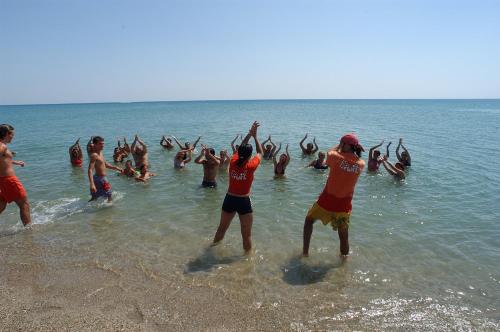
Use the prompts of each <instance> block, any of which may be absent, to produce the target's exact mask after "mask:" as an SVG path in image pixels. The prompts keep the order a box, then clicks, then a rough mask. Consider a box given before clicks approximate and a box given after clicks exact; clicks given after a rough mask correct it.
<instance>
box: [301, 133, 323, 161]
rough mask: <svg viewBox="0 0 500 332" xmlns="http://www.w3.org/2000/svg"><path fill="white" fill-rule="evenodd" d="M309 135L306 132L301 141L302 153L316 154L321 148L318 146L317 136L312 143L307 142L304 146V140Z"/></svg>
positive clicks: (307, 154)
mask: <svg viewBox="0 0 500 332" xmlns="http://www.w3.org/2000/svg"><path fill="white" fill-rule="evenodd" d="M307 136H308V134H306V136H304V138H303V139H302V141H300V143H299V146H300V149H301V150H302V153H303V154H304V155H306V156H312V155H313V154H315V153H316V152H317V151H318V150H319V148H318V144H316V137H314V138H313V142H312V143H307V145H306V147H304V141H305V140H306V138H307Z"/></svg>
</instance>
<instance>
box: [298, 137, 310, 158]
mask: <svg viewBox="0 0 500 332" xmlns="http://www.w3.org/2000/svg"><path fill="white" fill-rule="evenodd" d="M307 135H308V134H306V136H304V138H303V139H302V141H300V143H299V145H300V148H301V149H302V152H303V153H307V149H306V148H305V147H304V141H305V140H306V138H307Z"/></svg>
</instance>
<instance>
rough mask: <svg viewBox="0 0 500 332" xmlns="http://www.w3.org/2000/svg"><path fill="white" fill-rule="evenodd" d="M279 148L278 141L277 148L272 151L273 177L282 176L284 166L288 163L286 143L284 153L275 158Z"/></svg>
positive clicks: (288, 155)
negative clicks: (277, 158)
mask: <svg viewBox="0 0 500 332" xmlns="http://www.w3.org/2000/svg"><path fill="white" fill-rule="evenodd" d="M280 150H281V143H280V146H279V148H278V150H276V152H274V154H273V164H274V176H275V177H284V176H285V170H286V167H287V166H288V164H289V163H290V153H288V144H287V145H286V148H285V153H282V154H281V155H280V158H279V160H276V156H277V155H278V153H279V152H280Z"/></svg>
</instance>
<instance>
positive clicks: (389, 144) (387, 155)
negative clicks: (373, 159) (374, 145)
mask: <svg viewBox="0 0 500 332" xmlns="http://www.w3.org/2000/svg"><path fill="white" fill-rule="evenodd" d="M391 144H392V142H389V143H388V144H387V147H386V148H385V156H386V157H387V158H389V147H390V146H391Z"/></svg>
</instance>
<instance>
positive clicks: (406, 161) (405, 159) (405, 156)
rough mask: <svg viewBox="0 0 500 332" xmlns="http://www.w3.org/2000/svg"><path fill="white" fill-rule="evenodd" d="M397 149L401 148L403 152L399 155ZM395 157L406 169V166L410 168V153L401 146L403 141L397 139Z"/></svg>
mask: <svg viewBox="0 0 500 332" xmlns="http://www.w3.org/2000/svg"><path fill="white" fill-rule="evenodd" d="M399 148H403V152H401V154H400V153H399ZM396 157H397V158H398V161H399V162H400V163H401V164H402V165H403V166H404V167H405V168H406V167H408V166H411V157H410V153H409V152H408V150H407V149H406V148H405V146H404V145H403V139H402V138H400V139H399V144H398V147H397V148H396Z"/></svg>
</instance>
